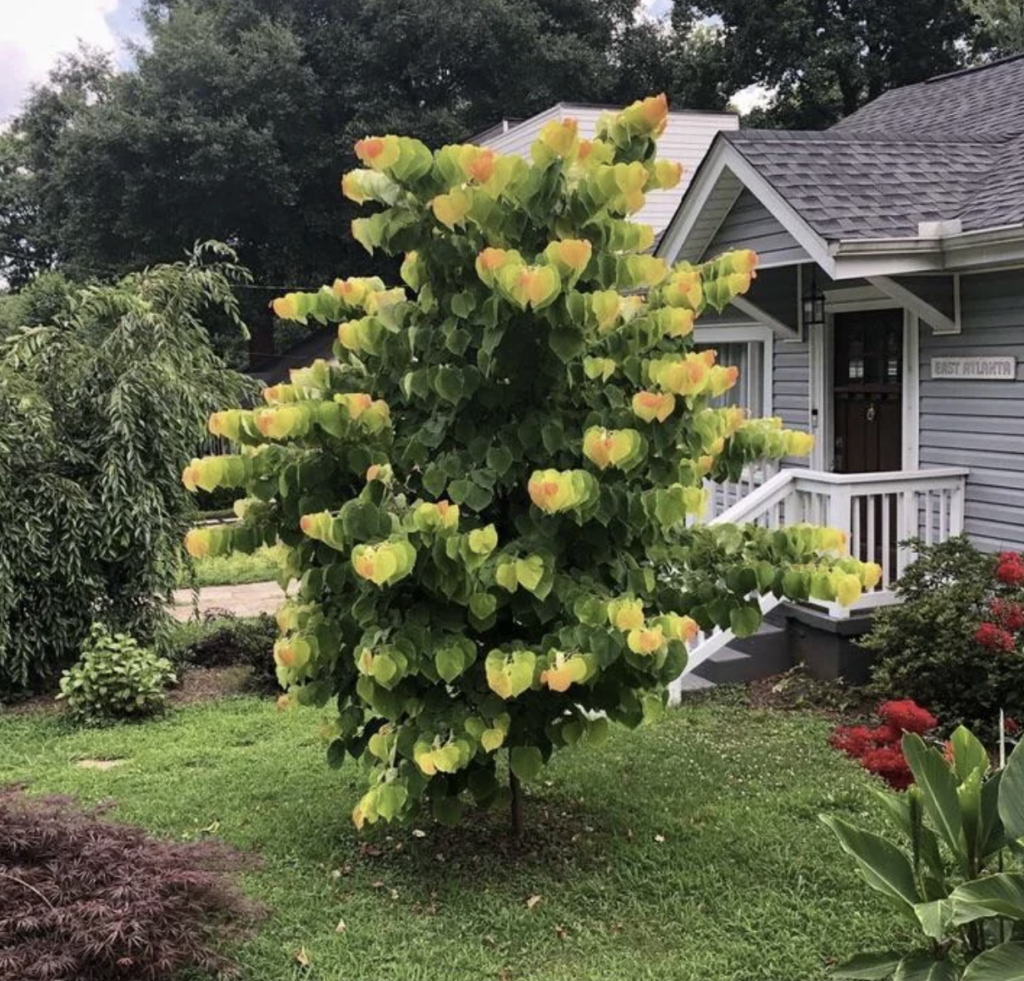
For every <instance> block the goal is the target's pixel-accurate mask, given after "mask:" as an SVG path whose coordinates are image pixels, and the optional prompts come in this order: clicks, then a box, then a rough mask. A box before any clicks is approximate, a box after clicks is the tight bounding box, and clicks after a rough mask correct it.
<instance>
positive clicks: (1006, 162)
mask: <svg viewBox="0 0 1024 981" xmlns="http://www.w3.org/2000/svg"><path fill="white" fill-rule="evenodd" d="M719 139H722V140H725V141H727V142H728V143H729V144H730V145H731V146H733V147H734V148H735V149H736V150H737V151H738V152H739V153H740V154H741V155H742V156H743V157H744V158H745V159H746V160H747V161H748V162H749V163H750V164H751V165H753V166H754V167H755V168H756V169H757V171H758V173H760V174H761V175H762V176H763V177H764V178H765V180H767V181H768V182H769V183H770V184H771V185H772V187H774V188H775V190H776V191H778V192H779V193H780V194H781V195H782V196H783V197H784V198H785V199H786V200H787V201H788V202H789V204H790V205H791V206H792V207H793V208H794V209H795V210H796V211H797V212H798V213H799V214H800V216H801V217H802V218H803V219H804V220H805V221H806V222H807V224H808V225H810V226H811V228H812V229H814V231H816V232H817V233H818V234H819V235H820V236H821V237H822V238H824V239H826V240H830V241H835V240H840V239H875V238H903V237H914V236H916V235H917V234H918V223H919V222H923V221H943V220H950V219H959V220H960V222H961V228H962V229H963V231H974V230H979V229H983V228H994V227H999V226H1004V225H1013V224H1019V223H1024V55H1018V56H1016V57H1014V58H1008V59H1004V60H1003V61H1000V62H996V63H993V64H991V65H987V66H984V67H981V68H976V69H970V70H966V71H963V72H957V73H954V74H951V75H944V76H940V77H938V78H935V79H930V80H929V81H927V82H921V83H920V84H917V85H908V86H906V87H904V88H901V89H894V90H893V91H891V92H887V93H886V94H884V95H882V96H881V97H880V98H878V99H876V100H875V101H874V102H872V103H870V104H869V105H867V106H865V107H864V108H862V109H860V110H859V111H858V112H856V113H854V114H853V115H852V116H849V117H848V118H847V119H845V120H843V121H842V122H841V123H839V124H837V125H836V126H834V127H832V128H831V129H829V130H825V131H823V132H806V131H784V130H781V131H780V130H740V131H739V132H735V133H723V134H721V136H720V137H719Z"/></svg>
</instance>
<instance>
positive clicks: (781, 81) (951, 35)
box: [674, 0, 975, 129]
mask: <svg viewBox="0 0 1024 981" xmlns="http://www.w3.org/2000/svg"><path fill="white" fill-rule="evenodd" d="M694 17H707V18H715V19H717V20H718V21H720V22H721V36H720V43H721V44H722V45H723V47H724V48H725V49H726V50H727V52H728V58H726V59H723V61H722V67H723V71H724V72H725V77H726V79H727V84H728V87H729V88H730V89H731V90H732V91H736V90H737V89H741V88H743V87H745V86H748V85H760V86H763V87H764V88H766V89H768V90H770V91H771V93H772V95H771V97H770V102H769V105H768V107H767V109H766V110H762V111H759V112H758V113H757V114H756V119H755V121H756V122H758V123H761V124H765V125H772V126H781V127H785V128H790V129H823V128H825V127H826V126H830V125H831V124H832V123H834V122H836V121H838V120H839V119H841V118H842V117H843V116H847V115H849V114H850V113H852V112H853V111H854V110H856V109H858V108H859V107H860V106H862V105H864V103H866V102H869V101H870V100H872V99H875V98H877V97H878V96H879V95H881V94H882V93H883V92H885V91H887V90H888V89H891V88H896V87H898V86H901V85H907V84H910V83H912V82H919V81H922V80H924V79H926V78H929V77H931V76H932V75H936V74H941V73H942V72H947V71H952V70H954V69H957V68H961V67H963V66H964V65H965V64H966V63H967V61H968V59H969V57H970V56H971V45H972V42H973V38H974V31H975V19H974V16H973V14H972V13H971V11H970V9H969V7H968V4H967V3H966V2H965V0H899V2H898V3H893V2H892V0H830V2H827V3H822V2H821V0H777V2H774V3H770V4H768V3H750V2H748V0H691V2H681V0H677V3H676V5H675V9H674V18H675V20H676V23H677V24H680V23H685V22H688V21H690V20H691V19H692V18H694Z"/></svg>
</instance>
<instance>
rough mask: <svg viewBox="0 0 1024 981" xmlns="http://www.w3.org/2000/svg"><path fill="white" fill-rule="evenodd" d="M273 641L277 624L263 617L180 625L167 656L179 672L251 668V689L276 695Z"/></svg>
mask: <svg viewBox="0 0 1024 981" xmlns="http://www.w3.org/2000/svg"><path fill="white" fill-rule="evenodd" d="M275 640H277V624H276V623H275V621H274V618H273V617H271V616H268V615H267V614H265V613H262V614H260V615H259V616H258V617H239V618H234V617H226V618H224V619H222V620H211V621H207V622H206V623H183V624H177V625H176V626H175V629H174V632H173V639H172V641H171V644H170V651H169V656H170V657H171V659H172V660H173V662H174V664H175V666H176V667H177V668H178V669H179V670H181V671H187V670H188V669H189V668H221V667H230V666H233V665H245V666H247V667H250V668H252V682H251V687H252V688H253V689H255V690H256V691H260V692H280V686H279V685H278V683H277V675H276V665H275V664H274V641H275Z"/></svg>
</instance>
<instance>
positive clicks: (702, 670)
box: [683, 620, 792, 685]
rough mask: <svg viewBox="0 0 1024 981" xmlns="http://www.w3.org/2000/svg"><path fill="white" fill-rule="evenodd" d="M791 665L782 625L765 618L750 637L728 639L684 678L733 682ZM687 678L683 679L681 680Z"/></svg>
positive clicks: (724, 683) (776, 671)
mask: <svg viewBox="0 0 1024 981" xmlns="http://www.w3.org/2000/svg"><path fill="white" fill-rule="evenodd" d="M791 665H792V661H791V659H790V653H789V636H788V633H787V631H786V629H785V627H781V626H777V625H776V624H774V623H771V622H769V621H767V620H766V621H765V623H763V624H762V625H761V629H760V630H758V632H757V633H756V634H754V635H753V636H752V637H745V638H743V639H742V640H741V639H739V638H735V639H734V640H732V641H730V642H729V644H727V645H726V646H725V647H723V648H722V649H721V650H720V651H716V652H715V653H714V654H712V655H711V657H709V658H708V659H707V660H706V661H705V662H704V663H703V664H701V665H698V667H696V668H695V669H694V670H693V672H692V673H691V674H690V675H688V676H687V678H702V679H703V680H705V681H709V682H711V683H712V684H715V685H734V684H742V683H743V682H746V681H758V680H760V679H761V678H767V677H769V676H771V675H773V674H780V673H781V672H783V671H787V670H788V669H789V668H790V666H791ZM687 678H684V679H683V681H684V683H685V681H686V680H687Z"/></svg>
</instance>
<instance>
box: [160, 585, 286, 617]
mask: <svg viewBox="0 0 1024 981" xmlns="http://www.w3.org/2000/svg"><path fill="white" fill-rule="evenodd" d="M284 598H285V594H284V590H282V589H281V587H280V586H278V584H277V583H276V582H253V583H248V584H246V585H244V586H204V587H203V588H202V589H200V590H199V615H200V616H203V615H204V614H205V613H207V612H208V611H210V610H224V611H225V612H226V613H230V614H232V615H233V616H236V617H254V616H257V615H259V614H260V613H271V614H272V613H276V612H277V608H278V607H279V606H280V605H281V603H282V602H283V601H284ZM171 613H172V614H173V615H174V617H175V618H176V619H178V620H189V619H191V618H192V617H193V616H194V614H195V607H194V606H193V603H192V590H190V589H176V590H175V591H174V605H173V607H172V608H171Z"/></svg>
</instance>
